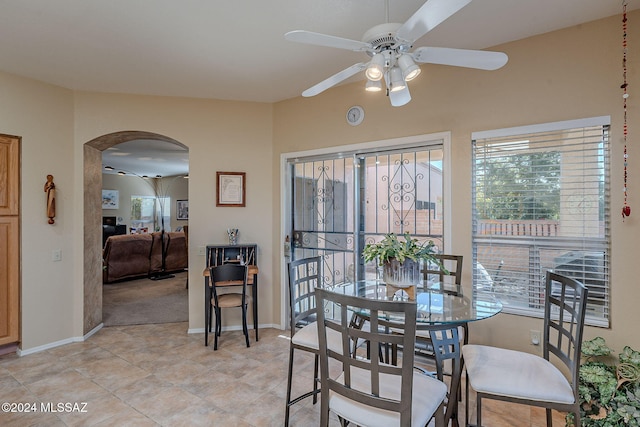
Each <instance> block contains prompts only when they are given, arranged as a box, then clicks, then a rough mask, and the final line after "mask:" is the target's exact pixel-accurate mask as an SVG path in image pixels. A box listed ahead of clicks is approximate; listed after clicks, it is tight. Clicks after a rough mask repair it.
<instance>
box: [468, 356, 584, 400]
mask: <svg viewBox="0 0 640 427" xmlns="http://www.w3.org/2000/svg"><path fill="white" fill-rule="evenodd" d="M462 355H463V358H464V363H465V365H466V367H467V379H468V381H469V383H470V384H471V387H472V388H473V389H474V390H475V391H478V392H481V393H487V394H495V395H500V396H508V397H515V398H520V399H528V400H537V401H545V402H554V403H569V404H570V403H574V401H575V399H574V396H573V390H572V389H571V384H569V381H568V380H567V379H566V378H565V376H564V375H563V374H562V372H560V370H558V368H556V367H555V366H554V365H553V364H552V363H551V362H549V361H548V360H546V359H544V358H542V357H540V356H536V355H535V354H529V353H524V352H521V351H514V350H507V349H504V348H497V347H489V346H484V345H471V344H469V345H465V346H464V347H463V348H462Z"/></svg>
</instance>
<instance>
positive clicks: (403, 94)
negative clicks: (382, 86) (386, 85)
mask: <svg viewBox="0 0 640 427" xmlns="http://www.w3.org/2000/svg"><path fill="white" fill-rule="evenodd" d="M389 101H391V105H392V106H394V107H402V106H403V105H405V104H408V103H409V101H411V94H410V93H409V86H405V87H404V89H402V90H399V91H396V92H389Z"/></svg>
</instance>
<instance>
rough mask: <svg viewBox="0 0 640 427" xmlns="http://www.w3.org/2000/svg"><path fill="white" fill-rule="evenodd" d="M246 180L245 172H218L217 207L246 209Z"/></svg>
mask: <svg viewBox="0 0 640 427" xmlns="http://www.w3.org/2000/svg"><path fill="white" fill-rule="evenodd" d="M245 178H246V174H245V173H244V172H216V189H217V191H216V206H228V207H244V206H245V191H246V179H245Z"/></svg>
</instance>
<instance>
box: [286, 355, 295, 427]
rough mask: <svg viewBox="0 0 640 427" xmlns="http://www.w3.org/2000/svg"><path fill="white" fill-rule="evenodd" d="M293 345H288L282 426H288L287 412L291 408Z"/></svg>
mask: <svg viewBox="0 0 640 427" xmlns="http://www.w3.org/2000/svg"><path fill="white" fill-rule="evenodd" d="M293 352H294V348H293V346H289V372H288V374H287V402H286V405H285V409H284V427H289V413H290V409H291V381H292V379H293Z"/></svg>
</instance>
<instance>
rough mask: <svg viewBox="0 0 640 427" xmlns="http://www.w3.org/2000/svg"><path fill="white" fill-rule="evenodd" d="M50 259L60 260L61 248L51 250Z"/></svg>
mask: <svg viewBox="0 0 640 427" xmlns="http://www.w3.org/2000/svg"><path fill="white" fill-rule="evenodd" d="M51 261H62V249H54V250H53V251H51Z"/></svg>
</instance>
